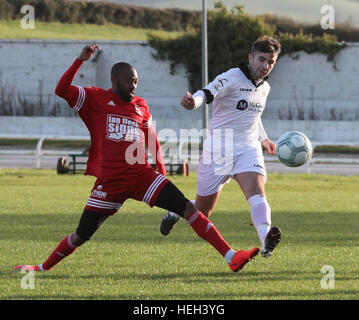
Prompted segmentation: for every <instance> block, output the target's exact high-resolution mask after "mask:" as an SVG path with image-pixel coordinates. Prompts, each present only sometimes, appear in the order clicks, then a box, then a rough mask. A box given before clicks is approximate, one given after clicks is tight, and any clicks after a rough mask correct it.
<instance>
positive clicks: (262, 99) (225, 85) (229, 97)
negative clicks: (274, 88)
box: [194, 65, 270, 146]
mask: <svg viewBox="0 0 359 320" xmlns="http://www.w3.org/2000/svg"><path fill="white" fill-rule="evenodd" d="M202 90H203V91H204V92H206V90H208V91H209V92H210V94H211V95H212V96H213V106H212V119H211V123H210V135H211V136H212V137H213V134H214V133H215V131H216V130H215V129H221V130H222V131H223V130H226V129H229V130H228V131H229V132H230V131H232V134H233V143H234V145H237V146H243V145H251V144H256V143H258V141H262V140H264V139H266V138H267V135H266V133H265V131H264V129H263V126H262V122H261V115H262V113H263V110H264V108H265V103H266V100H267V96H268V94H269V90H270V86H269V84H268V83H267V82H266V81H265V80H264V81H263V82H261V83H260V84H258V85H255V84H254V83H253V82H252V80H251V79H250V78H249V75H248V69H247V67H246V66H245V65H241V67H240V68H233V69H229V70H228V71H226V72H224V73H222V74H220V75H218V76H217V77H216V78H215V79H214V80H213V81H212V82H211V83H209V84H208V85H207V86H206V87H204V88H203V89H202ZM203 91H202V92H203ZM208 91H207V93H206V96H207V103H209V102H211V101H208V93H209V92H208ZM195 95H196V94H194V96H195ZM211 95H209V96H211ZM217 131H218V130H217ZM222 134H223V133H222ZM215 135H216V134H215ZM222 138H223V136H222Z"/></svg>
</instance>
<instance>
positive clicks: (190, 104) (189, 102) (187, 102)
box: [181, 91, 195, 110]
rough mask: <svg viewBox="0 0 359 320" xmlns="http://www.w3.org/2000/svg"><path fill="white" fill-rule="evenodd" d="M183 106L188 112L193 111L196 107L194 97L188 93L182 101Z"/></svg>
mask: <svg viewBox="0 0 359 320" xmlns="http://www.w3.org/2000/svg"><path fill="white" fill-rule="evenodd" d="M181 105H182V106H183V107H184V108H186V109H187V110H192V109H194V107H195V101H194V98H193V96H192V95H191V94H190V93H189V92H188V91H187V92H186V94H185V95H184V97H183V98H182V100H181Z"/></svg>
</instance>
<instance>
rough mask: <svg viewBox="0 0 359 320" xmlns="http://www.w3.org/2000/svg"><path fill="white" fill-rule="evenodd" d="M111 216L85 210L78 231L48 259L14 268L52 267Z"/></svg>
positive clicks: (63, 241) (46, 268)
mask: <svg viewBox="0 0 359 320" xmlns="http://www.w3.org/2000/svg"><path fill="white" fill-rule="evenodd" d="M108 217H109V214H107V213H99V212H94V211H90V210H84V212H83V213H82V216H81V219H80V222H79V225H78V227H77V229H76V232H73V233H71V234H69V235H67V236H66V237H65V238H64V239H63V240H62V241H61V242H60V243H59V244H58V245H57V247H56V248H55V250H54V251H53V252H52V253H51V254H50V256H49V257H48V258H47V260H46V261H45V262H44V263H42V264H39V265H19V266H16V267H15V268H14V270H19V271H21V270H27V271H30V270H34V271H47V270H50V269H52V268H53V267H54V266H55V265H56V264H58V263H59V262H60V261H61V260H62V259H64V258H66V257H67V256H69V255H70V254H71V253H73V252H74V251H75V250H76V248H77V247H79V246H81V245H83V244H84V243H85V242H86V241H87V240H89V239H90V238H91V236H92V235H93V234H94V233H95V231H96V230H97V229H98V228H99V226H100V225H101V224H102V223H103V222H104V221H105V220H106V219H107V218H108Z"/></svg>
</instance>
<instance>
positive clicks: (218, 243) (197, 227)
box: [187, 210, 231, 256]
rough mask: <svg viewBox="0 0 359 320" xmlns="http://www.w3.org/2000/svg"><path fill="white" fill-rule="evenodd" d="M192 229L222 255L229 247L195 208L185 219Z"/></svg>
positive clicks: (210, 223)
mask: <svg viewBox="0 0 359 320" xmlns="http://www.w3.org/2000/svg"><path fill="white" fill-rule="evenodd" d="M187 222H188V223H189V225H190V226H191V227H192V228H193V230H194V231H195V232H196V233H197V234H198V235H199V236H200V237H201V238H202V239H204V240H206V241H207V242H209V243H210V244H211V245H212V246H213V247H214V248H216V249H217V251H218V252H219V253H220V254H221V255H222V256H224V255H225V254H226V253H227V251H228V250H231V247H230V246H229V245H228V243H227V242H226V241H225V240H224V239H223V237H222V236H221V234H220V233H219V232H218V230H217V229H216V227H215V226H214V225H213V224H212V222H211V221H210V220H209V219H208V218H207V217H206V216H205V215H204V214H203V213H202V212H200V211H199V210H196V211H195V212H193V213H192V215H191V216H190V217H189V218H188V219H187Z"/></svg>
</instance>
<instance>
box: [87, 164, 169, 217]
mask: <svg viewBox="0 0 359 320" xmlns="http://www.w3.org/2000/svg"><path fill="white" fill-rule="evenodd" d="M169 182H170V180H168V179H167V178H166V177H165V176H163V175H162V174H160V173H158V172H157V171H155V170H154V169H152V168H146V170H142V171H141V172H139V173H138V174H136V176H134V175H132V176H131V177H126V176H125V175H124V177H123V178H121V179H116V180H107V181H101V180H99V179H97V180H96V182H95V185H94V187H93V189H92V191H91V196H90V198H89V199H88V201H87V204H86V206H85V209H86V210H90V211H95V212H103V213H107V214H115V213H116V212H117V210H118V209H120V207H121V206H122V204H123V203H124V202H125V201H126V200H127V199H129V198H131V199H135V200H138V201H143V202H145V203H147V204H148V205H149V206H150V207H153V206H154V203H155V202H156V199H157V197H158V195H159V193H160V192H161V190H162V189H163V188H164V187H165V186H166V185H167V183H169Z"/></svg>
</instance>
